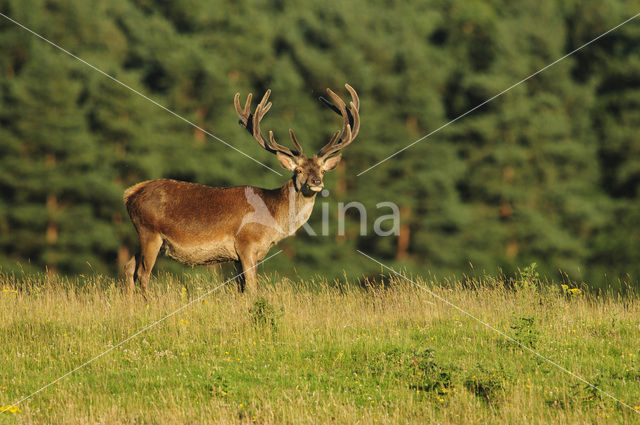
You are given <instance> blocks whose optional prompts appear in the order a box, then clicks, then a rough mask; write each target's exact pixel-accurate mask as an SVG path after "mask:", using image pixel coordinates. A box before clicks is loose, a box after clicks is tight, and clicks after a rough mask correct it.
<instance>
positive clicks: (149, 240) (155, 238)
mask: <svg viewBox="0 0 640 425" xmlns="http://www.w3.org/2000/svg"><path fill="white" fill-rule="evenodd" d="M138 234H139V236H140V263H139V264H138V279H140V287H141V289H142V295H143V296H144V297H145V298H148V297H149V278H150V277H151V270H152V269H153V266H154V265H155V264H156V259H157V258H158V252H160V248H161V247H162V237H161V236H160V234H159V233H152V232H150V231H148V230H146V229H140V230H139V231H138Z"/></svg>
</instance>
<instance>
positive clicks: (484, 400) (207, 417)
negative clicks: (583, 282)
mask: <svg viewBox="0 0 640 425" xmlns="http://www.w3.org/2000/svg"><path fill="white" fill-rule="evenodd" d="M0 279H1V283H0V287H2V288H5V290H4V291H3V292H0V311H1V312H2V313H1V314H2V316H1V317H2V320H1V321H0V406H2V405H4V406H7V405H10V404H11V403H13V402H15V401H16V400H18V399H20V398H22V397H24V396H26V395H28V394H30V393H32V392H33V391H36V390H38V389H39V388H41V387H42V386H44V385H46V384H47V383H49V382H51V381H53V380H54V379H56V378H57V377H59V376H61V375H63V374H64V373H66V372H68V371H69V370H72V369H74V368H75V367H77V366H78V365H81V364H82V363H84V362H86V361H87V360H89V359H91V358H93V357H94V356H96V355H98V354H100V353H102V352H104V351H105V350H107V349H109V348H110V347H112V346H113V345H115V344H117V343H118V342H120V341H122V340H124V339H125V338H127V337H129V336H130V335H132V334H134V333H136V332H137V331H138V330H140V329H142V328H144V327H145V326H148V325H149V324H152V323H154V322H155V321H157V320H159V319H161V318H163V317H165V316H166V315H167V314H169V313H171V312H173V311H175V310H176V309H178V308H180V307H181V306H183V305H185V304H186V303H188V302H189V301H190V300H194V299H196V298H197V297H199V296H200V295H202V294H205V293H206V292H207V291H209V290H210V289H211V288H214V287H215V286H216V285H217V284H219V283H220V282H221V280H220V279H219V278H218V277H216V276H212V275H207V274H201V275H198V274H196V275H193V276H189V277H184V278H176V277H172V276H168V275H166V276H161V277H159V278H156V279H153V280H152V289H153V291H154V293H153V299H152V301H151V302H149V303H146V302H144V301H143V300H142V299H141V298H139V297H137V296H136V297H134V298H130V297H128V296H126V295H124V294H122V293H121V291H120V288H119V282H118V281H116V280H112V279H109V278H104V277H100V276H91V277H82V278H78V279H74V280H65V279H47V278H42V279H37V278H26V279H16V278H13V277H10V276H2V277H1V278H0ZM266 280H267V282H265V284H264V289H263V291H262V293H261V297H262V299H260V300H256V299H249V298H248V297H245V296H241V295H238V294H237V292H236V290H235V287H234V286H233V284H229V285H228V286H226V287H224V288H222V289H220V290H218V291H216V292H214V293H212V294H210V295H207V296H206V297H204V298H203V299H202V300H200V301H197V302H195V303H193V304H191V305H190V306H188V307H187V308H185V309H184V310H182V311H181V312H179V313H177V314H175V315H173V316H171V317H170V318H168V319H166V320H164V321H162V322H160V323H158V324H157V325H155V326H154V327H152V328H150V329H149V330H147V331H145V332H144V333H142V334H140V335H138V336H137V337H135V338H133V339H132V340H130V341H128V342H126V343H125V344H123V345H122V346H119V347H117V348H116V349H114V350H112V351H110V352H108V353H107V354H105V355H104V356H102V357H100V358H98V359H97V360H95V361H94V362H92V363H90V364H88V365H87V366H86V367H83V368H81V369H80V370H78V371H76V372H75V373H73V374H72V375H70V376H68V377H66V378H64V379H63V380H60V381H59V382H57V383H56V384H54V385H52V386H50V387H48V388H46V389H44V390H43V391H42V392H40V393H38V394H36V395H34V396H33V397H32V398H30V399H29V400H26V401H24V402H23V403H21V404H20V405H19V406H18V408H19V411H16V412H14V413H10V412H4V413H0V424H5V423H6V424H14V423H15V424H30V423H66V424H87V423H92V424H93V423H98V424H121V423H132V424H133V423H135V424H176V423H221V424H238V423H247V424H249V423H257V424H271V423H278V424H280V423H285V424H306V423H309V424H311V423H313V424H315V423H333V424H343V423H344V424H347V423H348V424H356V423H357V424H384V423H460V424H463V423H464V424H466V423H483V424H484V423H496V424H504V423H517V424H520V423H554V424H555V423H568V424H592V423H622V422H623V421H624V422H633V421H638V420H639V419H640V414H639V413H638V412H634V411H633V410H631V409H629V408H627V407H624V406H623V405H622V404H620V403H618V402H616V401H614V400H612V399H610V398H608V397H607V396H605V395H603V394H602V393H599V392H598V391H596V390H593V389H592V388H590V387H588V386H587V385H585V384H583V383H581V382H580V381H579V380H577V379H575V378H573V377H571V376H569V375H568V374H566V373H565V372H563V371H561V370H559V369H558V368H556V367H554V366H553V365H551V364H549V363H547V362H545V361H543V360H541V359H539V358H537V357H536V356H534V355H532V354H531V353H529V352H527V351H526V350H525V349H523V348H521V347H519V346H517V345H515V344H513V343H511V342H509V341H507V340H506V339H505V338H503V337H502V336H500V335H499V334H498V333H496V332H495V331H493V330H491V329H488V328H487V327H486V326H484V325H482V324H480V323H478V322H477V321H475V320H473V319H472V318H470V317H469V316H466V315H465V314H463V313H461V312H459V311H457V310H455V309H454V308H452V307H451V306H449V305H447V304H446V303H443V302H441V301H439V300H438V299H436V298H434V297H433V296H432V295H430V294H429V293H428V291H426V290H424V289H420V288H418V287H416V286H413V285H412V284H410V283H408V282H406V281H402V280H400V279H391V280H388V281H387V282H386V284H385V285H384V286H380V285H378V286H373V285H372V286H370V287H367V288H361V287H358V286H355V285H347V284H343V285H341V286H335V285H328V284H327V283H326V282H321V281H319V282H306V283H304V284H301V283H296V282H291V281H288V280H281V279H275V278H270V279H266ZM418 282H419V283H420V284H421V285H425V286H427V287H429V288H430V289H431V290H433V291H434V292H435V293H437V294H438V295H439V296H441V297H442V298H444V299H446V300H448V301H450V302H451V303H453V304H455V305H457V306H459V307H460V308H462V309H463V310H465V311H467V312H469V313H470V314H473V315H474V316H476V317H478V318H480V319H481V320H483V321H485V322H487V323H488V324H490V325H491V326H494V327H495V328H497V329H499V330H501V331H503V332H505V333H506V334H508V335H510V336H512V337H514V338H516V339H518V340H519V341H521V342H522V343H523V344H525V345H526V346H528V347H531V348H532V349H533V350H535V351H537V352H539V353H540V354H541V355H544V356H546V357H548V358H550V359H552V360H553V361H555V362H557V363H559V364H560V365H562V366H563V367H566V368H567V369H569V370H571V371H573V372H574V373H576V374H578V375H580V376H582V377H584V378H585V379H587V380H589V381H590V382H592V383H594V384H596V385H598V387H599V388H601V389H602V390H603V391H606V392H608V393H610V394H611V395H613V396H614V397H616V398H619V399H622V400H624V403H627V404H628V405H630V406H632V407H636V408H638V409H639V410H640V359H639V357H640V351H639V349H640V327H639V324H640V320H639V316H638V307H640V305H639V304H640V303H639V302H638V297H637V294H635V293H629V294H627V295H625V296H624V297H621V296H618V297H616V296H600V297H596V296H593V295H589V294H588V293H577V292H578V291H574V293H570V292H568V291H567V290H566V288H565V289H563V288H562V287H561V286H560V285H555V284H546V285H542V284H540V285H529V286H526V287H520V288H519V289H518V290H515V289H513V288H510V287H508V286H509V285H504V284H503V283H502V282H500V281H498V280H495V279H491V278H487V279H484V280H481V281H472V282H467V283H466V284H463V283H461V282H432V281H425V280H423V279H418Z"/></svg>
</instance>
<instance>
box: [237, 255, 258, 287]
mask: <svg viewBox="0 0 640 425" xmlns="http://www.w3.org/2000/svg"><path fill="white" fill-rule="evenodd" d="M238 257H239V258H240V261H239V263H240V267H241V268H242V274H241V275H240V276H238V289H239V290H240V291H241V292H245V293H248V294H250V295H255V294H256V293H257V292H258V272H257V270H256V269H257V267H256V265H257V259H256V254H255V252H254V250H252V249H248V248H245V249H239V250H238ZM236 264H237V263H236ZM240 267H237V266H236V269H239V268H240Z"/></svg>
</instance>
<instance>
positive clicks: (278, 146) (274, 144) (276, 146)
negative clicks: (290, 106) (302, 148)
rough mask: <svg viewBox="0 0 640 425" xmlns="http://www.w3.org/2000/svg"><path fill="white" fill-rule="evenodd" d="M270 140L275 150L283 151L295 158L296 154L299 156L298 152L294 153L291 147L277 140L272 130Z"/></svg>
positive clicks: (271, 146)
mask: <svg viewBox="0 0 640 425" xmlns="http://www.w3.org/2000/svg"><path fill="white" fill-rule="evenodd" d="M269 141H270V148H271V149H272V150H273V151H277V152H280V153H283V154H285V155H287V156H290V157H292V158H295V157H296V156H298V155H297V154H294V153H293V152H291V149H289V148H288V147H286V146H282V145H281V144H279V143H278V142H276V139H275V138H274V137H273V131H271V130H269Z"/></svg>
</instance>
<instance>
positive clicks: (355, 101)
mask: <svg viewBox="0 0 640 425" xmlns="http://www.w3.org/2000/svg"><path fill="white" fill-rule="evenodd" d="M345 87H346V88H347V90H348V91H349V93H350V94H351V98H352V101H351V102H350V103H349V110H348V111H347V105H346V104H345V103H344V101H343V100H342V99H341V98H340V96H338V95H337V94H335V93H334V92H333V91H332V90H330V89H327V94H328V95H329V97H330V98H331V100H332V101H333V105H329V106H331V107H332V108H333V109H334V110H338V111H339V113H340V115H342V118H343V127H342V131H338V132H336V133H335V134H334V135H333V137H332V138H331V140H330V141H329V143H327V144H326V145H325V146H324V147H323V148H322V149H320V151H319V152H318V157H320V158H322V159H327V158H329V157H330V156H331V155H333V154H335V153H337V152H339V151H341V150H342V149H344V148H346V147H347V146H349V145H350V144H351V143H352V142H353V141H354V140H355V138H356V136H357V135H358V132H359V131H360V114H359V113H358V110H359V107H360V99H359V98H358V94H357V93H356V91H355V90H354V89H353V87H351V86H350V85H348V84H345ZM324 102H325V103H327V104H329V103H328V102H327V101H326V100H325V101H324ZM350 120H351V121H352V122H351V123H350ZM339 134H341V137H340V138H339V139H338V135H339ZM338 140H339V142H338Z"/></svg>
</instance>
